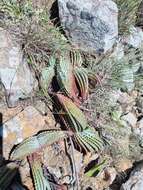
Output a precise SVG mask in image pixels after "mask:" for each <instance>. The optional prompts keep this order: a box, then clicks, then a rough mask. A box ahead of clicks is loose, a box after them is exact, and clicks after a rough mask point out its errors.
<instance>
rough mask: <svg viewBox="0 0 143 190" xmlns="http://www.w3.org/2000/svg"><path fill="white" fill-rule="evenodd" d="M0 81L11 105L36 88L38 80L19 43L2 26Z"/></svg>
mask: <svg viewBox="0 0 143 190" xmlns="http://www.w3.org/2000/svg"><path fill="white" fill-rule="evenodd" d="M0 81H1V83H2V84H3V86H4V89H5V94H6V98H7V102H8V106H9V107H14V106H16V105H17V103H18V100H19V98H22V99H23V98H26V97H29V96H30V95H31V93H32V92H33V89H35V88H36V85H37V82H36V80H35V79H34V76H33V74H32V72H31V71H30V69H29V67H28V65H27V62H26V61H25V60H24V58H23V54H22V51H21V49H20V47H19V45H18V44H16V43H14V42H13V41H12V37H11V36H10V34H9V33H8V32H7V31H5V30H4V29H2V28H0Z"/></svg>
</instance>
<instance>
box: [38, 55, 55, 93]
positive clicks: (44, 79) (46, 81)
mask: <svg viewBox="0 0 143 190" xmlns="http://www.w3.org/2000/svg"><path fill="white" fill-rule="evenodd" d="M55 64H56V59H55V58H54V57H51V58H50V60H49V67H46V68H43V70H42V72H41V88H42V90H43V91H44V92H46V91H47V90H48V88H49V86H50V84H51V82H52V79H53V77H54V75H55V69H54V67H55Z"/></svg>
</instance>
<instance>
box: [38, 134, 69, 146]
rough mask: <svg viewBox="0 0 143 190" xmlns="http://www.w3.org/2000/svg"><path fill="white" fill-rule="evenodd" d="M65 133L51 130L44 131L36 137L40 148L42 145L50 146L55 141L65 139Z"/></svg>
mask: <svg viewBox="0 0 143 190" xmlns="http://www.w3.org/2000/svg"><path fill="white" fill-rule="evenodd" d="M66 134H67V133H66V132H65V131H60V130H51V131H44V132H41V133H39V134H38V135H37V139H38V142H39V144H40V146H41V147H42V146H44V145H46V146H47V145H51V144H53V143H55V142H57V141H60V140H63V139H64V138H66V136H67V135H66Z"/></svg>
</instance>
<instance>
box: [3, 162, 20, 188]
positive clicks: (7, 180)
mask: <svg viewBox="0 0 143 190" xmlns="http://www.w3.org/2000/svg"><path fill="white" fill-rule="evenodd" d="M17 169H18V165H17V164H16V163H9V164H7V165H4V166H2V167H0V190H5V189H7V188H8V187H9V185H10V184H11V182H12V180H13V178H14V177H15V175H16V173H17Z"/></svg>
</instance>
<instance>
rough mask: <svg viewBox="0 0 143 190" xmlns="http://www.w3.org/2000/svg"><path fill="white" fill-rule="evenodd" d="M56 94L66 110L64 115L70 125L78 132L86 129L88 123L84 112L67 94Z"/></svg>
mask: <svg viewBox="0 0 143 190" xmlns="http://www.w3.org/2000/svg"><path fill="white" fill-rule="evenodd" d="M56 96H57V98H58V101H59V103H60V104H61V106H62V108H63V110H64V111H65V114H64V115H63V116H62V117H63V118H64V120H65V121H66V123H67V125H68V127H69V128H70V129H71V130H73V131H76V132H79V131H83V130H84V129H86V128H87V126H88V123H87V120H86V118H85V115H84V114H83V112H82V111H81V110H80V109H79V108H78V107H77V106H76V105H75V104H74V103H73V102H72V100H71V99H69V98H67V97H66V96H64V95H62V94H56Z"/></svg>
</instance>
